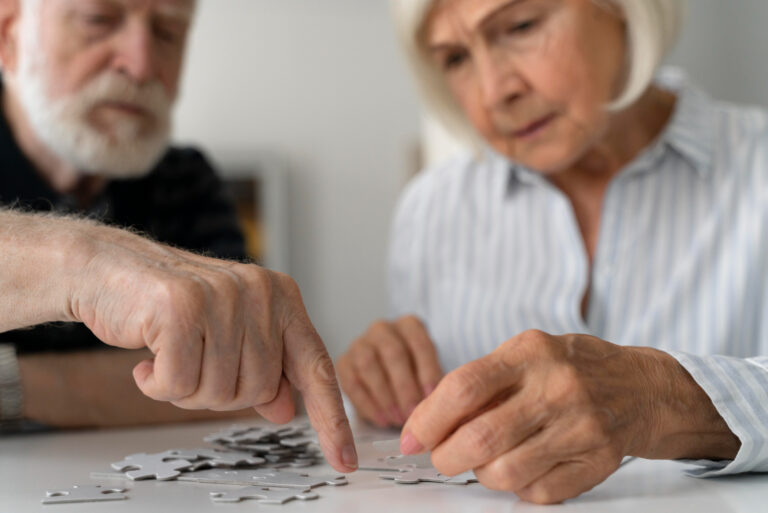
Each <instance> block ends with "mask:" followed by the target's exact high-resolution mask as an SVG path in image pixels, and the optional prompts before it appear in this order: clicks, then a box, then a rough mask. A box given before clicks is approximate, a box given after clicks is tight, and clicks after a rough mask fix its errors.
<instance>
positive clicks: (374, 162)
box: [176, 0, 768, 356]
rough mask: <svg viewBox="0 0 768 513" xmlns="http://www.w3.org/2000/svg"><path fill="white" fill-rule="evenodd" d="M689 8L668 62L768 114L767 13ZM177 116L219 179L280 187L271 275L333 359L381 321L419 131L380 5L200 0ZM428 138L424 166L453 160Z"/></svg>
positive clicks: (739, 6) (703, 2)
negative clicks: (255, 174)
mask: <svg viewBox="0 0 768 513" xmlns="http://www.w3.org/2000/svg"><path fill="white" fill-rule="evenodd" d="M689 6H690V16H689V19H688V23H687V25H686V27H685V31H684V34H683V37H682V39H681V41H680V44H679V45H678V48H677V50H676V51H675V52H674V53H673V55H672V56H671V58H670V61H671V62H672V63H675V64H679V65H682V66H683V67H684V68H686V69H687V70H688V71H689V72H690V75H691V76H692V77H693V78H694V79H695V80H696V81H697V82H698V83H699V84H701V85H702V86H703V87H704V88H705V89H706V90H708V91H710V92H711V93H712V94H714V95H715V96H716V97H718V98H723V99H728V100H731V101H737V102H747V103H754V104H761V105H763V106H766V107H768V56H766V54H767V53H768V31H767V30H766V29H765V20H768V2H766V1H765V0H690V1H689ZM178 107H179V108H178V109H177V113H176V139H177V140H178V141H179V142H181V143H191V144H196V145H199V146H201V147H203V148H204V149H205V150H207V153H208V155H209V156H210V157H211V158H212V159H213V160H214V161H215V162H216V164H218V167H219V169H220V170H221V171H222V172H223V173H224V174H227V173H235V172H242V171H247V170H249V169H256V168H258V167H260V166H263V165H267V166H268V167H272V168H275V169H277V172H278V173H279V174H280V175H281V176H282V177H283V178H284V179H285V192H284V193H281V194H280V195H281V196H282V197H281V198H278V199H279V200H280V202H281V203H282V205H283V206H284V207H285V208H284V211H285V213H286V214H287V219H286V223H285V228H284V230H285V232H286V233H284V234H281V235H284V238H285V241H286V247H287V257H286V258H282V260H283V261H281V262H278V263H277V265H276V267H277V268H279V269H281V270H287V271H289V272H290V273H291V274H292V275H293V276H294V277H295V278H296V280H297V281H298V283H299V285H300V286H301V288H302V291H303V294H304V300H305V303H306V305H307V308H308V310H309V313H310V316H311V317H312V319H313V320H314V322H315V324H316V326H317V328H318V330H319V331H320V334H321V335H322V336H323V338H324V339H325V341H326V343H327V345H328V346H329V349H330V350H331V353H332V354H333V355H334V356H336V355H338V354H340V353H341V352H342V351H343V349H344V347H346V345H347V344H348V343H349V342H350V341H351V340H352V338H353V337H354V336H356V335H357V334H359V333H360V332H361V331H362V330H364V329H365V327H366V326H367V325H368V323H369V322H370V321H371V320H373V319H375V318H377V317H382V316H385V315H386V314H387V303H386V291H385V259H386V254H385V251H386V243H387V235H388V229H389V219H390V215H391V212H392V209H393V207H394V204H395V201H396V199H397V196H398V193H399V191H400V190H401V188H402V187H403V185H404V184H405V183H406V181H407V179H408V177H409V176H410V173H411V172H412V170H413V167H414V166H415V162H416V161H417V156H416V151H415V150H416V147H417V145H418V142H419V140H420V137H421V136H420V134H421V133H422V131H423V130H422V125H423V123H422V122H421V120H420V116H419V112H418V105H417V100H416V98H415V96H414V94H413V90H412V88H411V83H410V79H409V77H408V76H407V75H406V70H405V67H404V65H403V63H402V62H401V59H400V56H399V54H398V49H397V45H396V42H395V40H394V37H393V34H392V30H391V27H390V19H389V12H388V8H387V2H386V1H384V0H321V1H318V0H199V12H198V16H197V21H196V27H195V28H194V31H193V33H192V36H191V45H190V48H189V54H188V58H187V65H186V72H185V79H184V86H183V92H182V97H181V100H180V104H179V106H178ZM426 132H427V133H428V134H432V132H433V129H430V130H427V131H426ZM428 137H429V139H430V141H432V140H433V139H434V140H436V141H437V142H436V143H435V142H434V141H433V144H431V146H436V149H434V151H430V152H429V155H432V158H438V157H437V155H440V154H444V153H449V152H450V147H446V146H445V145H446V144H449V143H446V142H445V141H444V140H442V139H440V137H439V136H434V135H428Z"/></svg>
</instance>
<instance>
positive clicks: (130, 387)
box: [19, 350, 255, 428]
mask: <svg viewBox="0 0 768 513" xmlns="http://www.w3.org/2000/svg"><path fill="white" fill-rule="evenodd" d="M149 356H151V355H150V353H149V352H148V351H146V350H138V351H128V350H97V351H86V352H74V353H42V354H32V355H23V356H21V357H19V368H20V372H21V382H22V386H23V389H24V416H25V418H28V419H30V420H35V421H38V422H41V423H43V424H47V425H50V426H55V427H67V428H70V427H72V428H73V427H112V426H129V425H138V424H150V423H151V424H156V423H167V422H183V421H190V420H205V419H224V418H234V417H246V416H254V415H255V412H254V410H252V409H247V410H241V411H238V412H214V411H209V410H182V409H181V408H176V407H175V406H173V405H172V404H170V403H165V402H158V401H154V400H152V399H149V398H148V397H146V396H144V395H143V394H142V393H141V392H140V391H139V389H138V388H137V387H136V384H135V383H134V381H133V377H132V374H131V370H132V369H133V367H134V366H135V365H136V364H137V363H139V362H140V361H142V360H144V359H146V358H148V357H149Z"/></svg>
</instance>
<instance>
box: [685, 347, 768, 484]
mask: <svg viewBox="0 0 768 513" xmlns="http://www.w3.org/2000/svg"><path fill="white" fill-rule="evenodd" d="M670 354H671V355H672V356H673V357H674V358H676V359H677V361H678V362H680V364H681V365H682V366H683V367H685V369H686V370H687V371H688V372H689V373H690V374H691V376H692V377H693V379H694V380H695V381H696V383H697V384H698V385H699V386H700V387H701V388H702V389H703V390H704V392H706V394H707V395H708V396H709V397H710V399H711V400H712V403H713V404H714V406H715V408H716V409H717V411H718V413H720V415H721V416H722V417H723V419H724V420H725V422H726V423H727V424H728V427H729V428H730V429H731V431H732V432H733V433H734V434H735V435H736V436H737V437H738V438H739V440H740V441H741V448H740V449H739V452H738V454H737V455H736V458H735V459H733V460H726V461H709V460H697V461H691V463H694V464H696V465H699V466H700V467H701V468H697V469H693V470H690V471H689V472H688V473H689V474H690V475H692V476H696V477H714V476H720V475H726V474H738V473H743V472H768V357H757V358H748V359H742V358H734V357H730V356H695V355H691V354H686V353H674V352H670Z"/></svg>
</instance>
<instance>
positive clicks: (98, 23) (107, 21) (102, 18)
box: [83, 14, 115, 27]
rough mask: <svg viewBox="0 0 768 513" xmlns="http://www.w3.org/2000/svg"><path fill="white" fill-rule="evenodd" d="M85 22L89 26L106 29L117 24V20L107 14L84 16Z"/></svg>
mask: <svg viewBox="0 0 768 513" xmlns="http://www.w3.org/2000/svg"><path fill="white" fill-rule="evenodd" d="M83 21H84V22H85V23H86V24H87V25H91V26H94V27H106V26H109V25H112V24H113V23H114V22H115V18H114V16H108V15H105V14H84V15H83Z"/></svg>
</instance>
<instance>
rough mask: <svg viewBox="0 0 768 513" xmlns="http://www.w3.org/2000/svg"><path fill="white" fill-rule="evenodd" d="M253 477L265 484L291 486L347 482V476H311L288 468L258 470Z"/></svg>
mask: <svg viewBox="0 0 768 513" xmlns="http://www.w3.org/2000/svg"><path fill="white" fill-rule="evenodd" d="M253 479H254V480H256V481H257V482H258V483H259V484H260V485H263V486H279V487H289V488H314V487H316V486H322V485H326V484H327V485H331V486H342V485H345V484H347V478H346V477H344V476H342V475H338V474H331V475H322V476H310V475H308V474H300V473H298V472H291V471H288V470H256V471H255V472H254V476H253Z"/></svg>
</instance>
